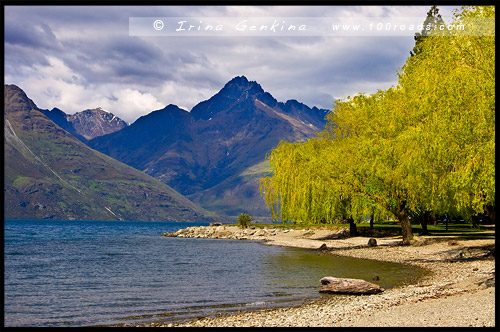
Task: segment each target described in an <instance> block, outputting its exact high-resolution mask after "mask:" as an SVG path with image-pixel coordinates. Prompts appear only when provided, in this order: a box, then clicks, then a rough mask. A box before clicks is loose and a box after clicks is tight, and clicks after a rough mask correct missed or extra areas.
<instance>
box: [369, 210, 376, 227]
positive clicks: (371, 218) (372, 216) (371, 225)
mask: <svg viewBox="0 0 500 332" xmlns="http://www.w3.org/2000/svg"><path fill="white" fill-rule="evenodd" d="M374 217H375V213H373V212H372V215H371V216H370V229H373V218H374Z"/></svg>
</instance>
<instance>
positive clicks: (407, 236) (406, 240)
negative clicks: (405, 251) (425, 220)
mask: <svg viewBox="0 0 500 332" xmlns="http://www.w3.org/2000/svg"><path fill="white" fill-rule="evenodd" d="M398 219H399V221H401V231H402V234H403V245H409V244H410V243H411V240H413V232H412V230H411V223H410V219H409V218H408V211H406V210H404V211H402V212H401V214H400V215H399V216H398Z"/></svg>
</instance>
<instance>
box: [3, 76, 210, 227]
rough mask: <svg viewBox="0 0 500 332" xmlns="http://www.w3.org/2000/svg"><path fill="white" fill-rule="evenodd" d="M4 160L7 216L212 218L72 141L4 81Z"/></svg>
mask: <svg viewBox="0 0 500 332" xmlns="http://www.w3.org/2000/svg"><path fill="white" fill-rule="evenodd" d="M54 114H55V113H54ZM4 160H5V161H4V217H5V218H10V219H82V220H183V221H207V220H212V218H211V217H210V213H207V211H204V210H203V209H201V208H199V207H198V206H197V205H196V204H194V203H193V202H191V201H189V200H188V199H187V198H185V197H184V196H182V195H181V194H179V193H178V192H176V191H175V190H173V189H172V188H170V187H169V186H168V185H166V184H164V183H162V182H160V181H158V180H156V179H154V178H152V177H151V176H149V175H147V174H145V173H144V172H141V171H139V170H136V169H134V168H132V167H130V166H127V165H125V164H123V163H121V162H118V161H116V160H114V159H112V158H110V157H108V156H106V155H104V154H102V153H100V152H98V151H95V150H92V149H91V148H89V147H88V146H86V145H85V144H83V143H82V142H80V141H79V140H77V139H76V138H75V137H74V136H73V135H71V134H70V133H69V132H68V131H66V130H64V129H62V128H61V127H60V126H58V125H57V124H56V123H54V122H53V121H52V120H50V119H49V118H48V117H47V116H45V115H44V112H42V110H40V109H39V108H38V107H37V106H36V105H35V103H34V102H33V101H32V100H31V99H29V98H28V97H27V96H26V94H25V93H24V91H22V90H21V89H20V88H19V87H17V86H15V85H5V86H4Z"/></svg>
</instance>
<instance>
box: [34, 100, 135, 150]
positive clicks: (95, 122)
mask: <svg viewBox="0 0 500 332" xmlns="http://www.w3.org/2000/svg"><path fill="white" fill-rule="evenodd" d="M41 112H42V113H43V114H45V115H46V116H47V117H48V118H49V119H51V120H52V121H54V122H55V123H56V124H58V125H59V126H60V127H61V128H63V129H65V130H66V131H68V132H69V133H70V134H72V135H73V136H75V137H76V138H78V139H79V140H80V141H82V142H84V143H85V142H87V141H88V140H91V139H93V138H95V137H98V136H102V135H106V134H111V133H113V132H115V131H118V130H121V129H123V128H125V127H127V126H128V123H127V122H125V121H123V120H122V119H120V118H118V117H117V116H115V115H114V114H112V113H110V112H108V111H105V110H103V109H102V108H101V107H98V108H94V109H86V110H84V111H81V112H77V113H75V114H66V113H65V112H64V111H62V110H60V109H58V108H53V109H52V110H50V111H49V110H41Z"/></svg>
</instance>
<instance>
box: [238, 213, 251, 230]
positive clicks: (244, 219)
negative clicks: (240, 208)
mask: <svg viewBox="0 0 500 332" xmlns="http://www.w3.org/2000/svg"><path fill="white" fill-rule="evenodd" d="M252 220H253V219H252V217H250V215H249V214H248V213H242V214H240V215H239V216H238V226H240V227H241V228H247V227H248V226H250V224H251V223H252Z"/></svg>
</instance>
